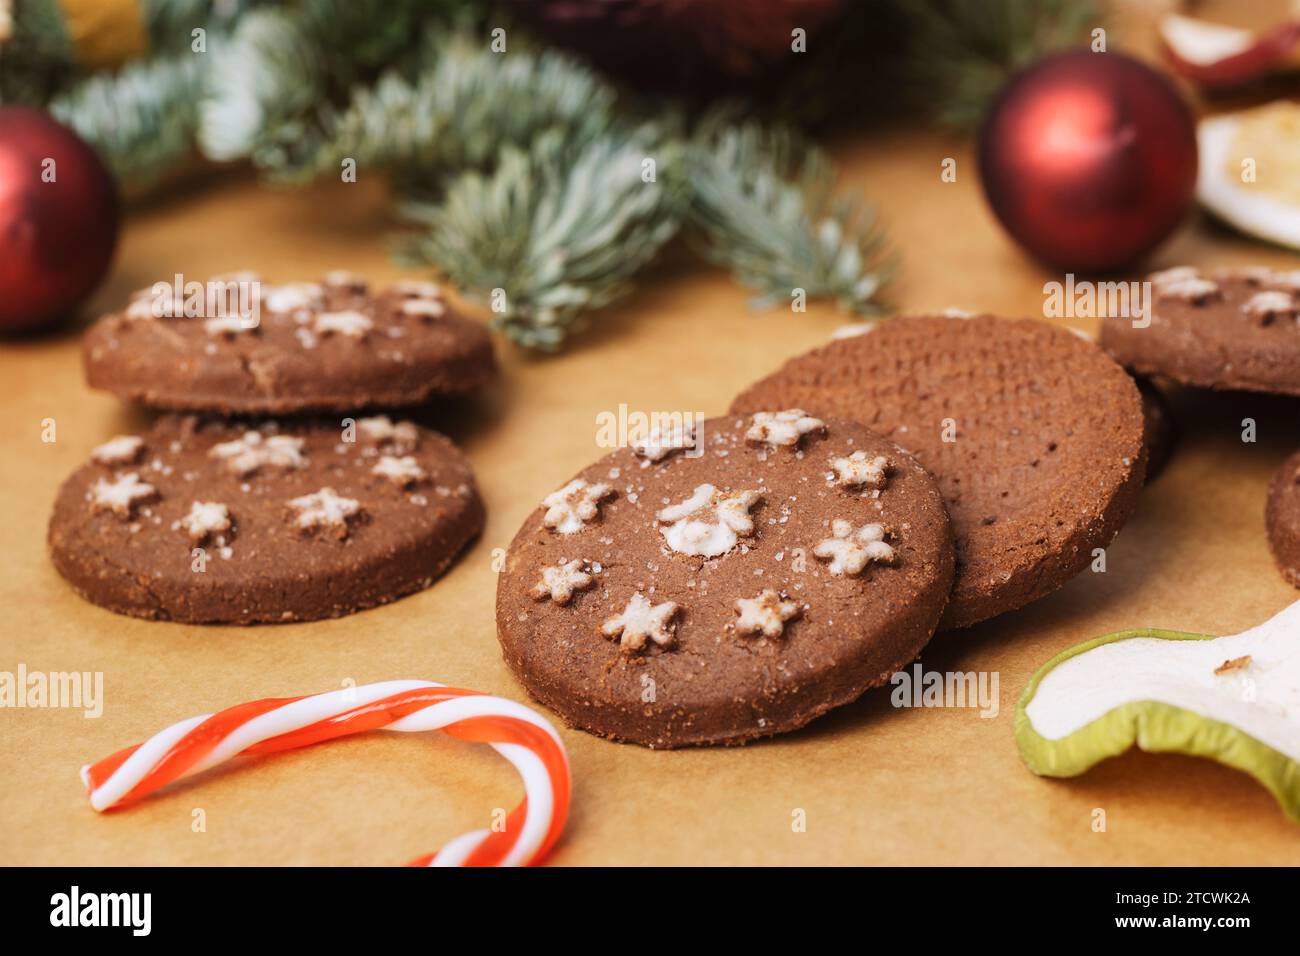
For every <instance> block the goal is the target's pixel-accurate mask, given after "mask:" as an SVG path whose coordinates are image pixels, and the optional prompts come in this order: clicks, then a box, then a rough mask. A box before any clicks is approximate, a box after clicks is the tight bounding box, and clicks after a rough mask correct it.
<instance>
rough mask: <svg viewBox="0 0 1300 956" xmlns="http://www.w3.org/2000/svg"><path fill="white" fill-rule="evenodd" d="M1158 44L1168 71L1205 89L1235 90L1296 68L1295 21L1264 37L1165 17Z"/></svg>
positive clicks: (1298, 26)
mask: <svg viewBox="0 0 1300 956" xmlns="http://www.w3.org/2000/svg"><path fill="white" fill-rule="evenodd" d="M1159 29H1160V39H1161V41H1162V43H1163V45H1164V48H1165V56H1166V57H1167V58H1168V59H1169V63H1170V65H1171V66H1172V67H1173V68H1174V71H1175V72H1177V73H1180V74H1182V75H1183V76H1185V77H1187V78H1188V79H1191V80H1194V81H1195V82H1197V83H1199V84H1200V85H1201V86H1205V87H1225V86H1238V85H1240V84H1242V83H1248V82H1250V81H1251V80H1255V79H1258V78H1259V77H1261V76H1265V75H1267V74H1269V73H1273V72H1275V71H1278V70H1285V69H1291V68H1294V67H1296V66H1300V63H1297V57H1296V46H1297V44H1300V21H1296V22H1292V23H1282V24H1279V25H1277V26H1275V27H1273V28H1272V29H1270V30H1267V31H1265V32H1264V33H1253V32H1251V31H1250V30H1242V29H1239V28H1237V27H1230V26H1225V25H1223V24H1219V23H1210V22H1209V21H1207V20H1197V19H1194V18H1192V17H1184V16H1179V15H1178V14H1171V15H1169V16H1167V17H1164V18H1163V19H1162V20H1161V21H1160V28H1159Z"/></svg>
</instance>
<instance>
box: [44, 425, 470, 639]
mask: <svg viewBox="0 0 1300 956" xmlns="http://www.w3.org/2000/svg"><path fill="white" fill-rule="evenodd" d="M483 519H484V513H483V503H482V501H481V500H480V499H479V495H478V491H477V489H476V488H475V484H474V476H473V473H472V472H471V471H470V468H469V465H468V463H467V462H466V461H465V458H464V456H463V455H461V453H460V452H459V451H458V450H457V449H456V447H455V446H454V445H453V444H452V443H451V442H450V441H448V440H447V439H446V438H444V437H443V436H442V435H439V434H438V433H437V432H433V431H429V430H428V429H425V428H420V427H417V426H416V425H413V424H411V423H410V422H398V423H394V422H393V421H391V420H390V419H388V418H386V417H383V416H378V417H373V418H360V419H356V420H355V421H354V420H353V419H343V420H342V423H337V422H335V423H327V422H310V423H295V424H293V425H280V426H277V425H276V424H275V423H271V422H268V423H263V424H261V425H260V426H259V427H256V428H253V427H252V426H250V425H248V424H232V423H226V422H217V421H209V422H204V421H201V420H199V419H197V418H195V417H193V416H183V415H166V416H164V417H162V418H161V419H159V420H158V422H157V423H156V424H155V425H154V427H153V428H152V429H150V430H149V431H148V432H146V433H145V434H144V435H123V436H119V437H117V438H114V439H112V440H111V441H109V442H106V443H105V444H103V445H101V446H100V447H99V448H97V449H95V452H94V454H93V455H92V457H91V460H90V462H89V463H87V464H86V465H83V466H82V467H81V468H80V469H78V470H77V471H76V472H74V473H73V475H72V476H71V477H70V478H69V479H68V480H67V481H66V482H64V484H63V487H62V488H61V489H60V491H59V495H58V498H57V500H56V501H55V505H54V515H53V517H52V518H51V519H50V530H49V545H50V554H51V556H52V557H53V560H54V565H55V567H56V568H58V570H59V572H60V573H61V574H62V575H63V576H64V577H65V578H67V579H68V581H69V582H71V584H72V586H73V587H74V588H75V589H76V591H77V593H78V594H80V595H81V596H82V597H84V598H86V600H88V601H91V602H92V603H95V604H99V605H101V606H103V607H106V608H108V609H109V610H111V611H117V612H118V613H120V614H131V615H134V616H136V617H146V618H158V619H163V620H172V621H187V622H190V623H232V624H252V623H256V622H278V621H309V620H313V619H316V618H323V617H337V616H339V615H341V614H348V613H351V612H352V611H357V610H360V609H362V608H367V607H371V606H373V605H376V604H383V603H385V602H387V601H391V600H393V599H394V598H397V597H401V596H402V595H404V594H409V593H410V592H412V591H417V590H419V589H421V588H426V587H428V586H429V585H430V584H431V583H432V582H433V579H434V578H436V577H438V575H440V574H441V573H442V572H443V571H444V570H446V568H447V567H448V565H450V564H451V562H452V560H453V559H454V558H455V557H456V555H457V554H458V553H459V552H460V551H461V549H462V548H464V547H465V545H466V544H467V543H468V542H469V541H470V540H471V539H472V538H474V537H475V536H476V535H477V534H478V533H479V531H480V530H482V527H483Z"/></svg>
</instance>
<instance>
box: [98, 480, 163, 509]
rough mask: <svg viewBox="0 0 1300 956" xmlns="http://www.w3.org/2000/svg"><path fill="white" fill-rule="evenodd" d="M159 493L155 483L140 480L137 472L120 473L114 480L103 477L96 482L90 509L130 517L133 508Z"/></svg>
mask: <svg viewBox="0 0 1300 956" xmlns="http://www.w3.org/2000/svg"><path fill="white" fill-rule="evenodd" d="M157 494H158V490H157V489H156V488H154V486H153V485H151V484H148V483H147V482H143V481H141V480H140V476H139V475H137V474H136V473H135V472H131V473H130V474H126V475H120V476H118V477H116V478H114V479H113V480H112V481H106V480H105V479H103V478H100V479H98V480H97V481H96V482H95V487H94V488H92V489H91V492H90V510H91V511H92V512H98V511H111V512H113V513H114V514H116V515H121V516H122V517H124V518H126V517H130V515H131V510H132V509H133V508H134V507H135V506H136V504H138V503H139V502H142V501H147V500H148V499H150V498H153V497H154V496H155V495H157Z"/></svg>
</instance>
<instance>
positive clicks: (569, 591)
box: [532, 559, 596, 605]
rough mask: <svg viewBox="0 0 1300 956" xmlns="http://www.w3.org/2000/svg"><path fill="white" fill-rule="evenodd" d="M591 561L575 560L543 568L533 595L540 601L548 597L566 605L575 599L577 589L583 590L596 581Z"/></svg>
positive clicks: (534, 586)
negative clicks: (574, 594)
mask: <svg viewBox="0 0 1300 956" xmlns="http://www.w3.org/2000/svg"><path fill="white" fill-rule="evenodd" d="M593 571H594V569H593V568H592V565H591V562H589V561H579V560H576V559H575V560H573V561H568V562H566V563H563V564H557V565H555V566H554V567H551V568H543V569H542V579H541V580H540V581H538V582H537V583H536V584H535V585H533V592H532V593H533V597H534V599H536V600H538V601H545V600H547V599H548V598H549V599H550V600H552V601H554V602H555V603H556V604H560V605H564V604H568V603H569V602H570V601H571V600H573V593H574V592H575V591H582V590H585V589H586V588H589V587H591V585H592V584H593V583H595V580H596V578H595V576H594V574H593V573H592V572H593Z"/></svg>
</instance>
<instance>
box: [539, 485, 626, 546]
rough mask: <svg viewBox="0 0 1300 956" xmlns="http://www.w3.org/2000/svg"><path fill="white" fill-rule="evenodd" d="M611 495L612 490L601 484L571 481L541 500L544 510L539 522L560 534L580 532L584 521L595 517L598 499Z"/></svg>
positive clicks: (584, 523)
mask: <svg viewBox="0 0 1300 956" xmlns="http://www.w3.org/2000/svg"><path fill="white" fill-rule="evenodd" d="M613 493H614V489H613V488H611V487H610V486H609V485H607V484H605V483H604V482H598V483H596V484H594V485H593V484H590V483H588V482H586V481H583V480H582V479H581V478H575V479H573V481H571V482H569V483H568V484H567V485H565V486H564V487H563V488H561V489H560V490H559V491H552V492H551V493H550V494H549V495H547V496H546V497H545V498H543V499H542V507H543V508H545V509H546V515H545V516H544V517H543V519H542V521H543V522H544V523H545V525H546V527H548V528H552V529H554V530H555V531H557V532H559V533H560V534H573V533H574V532H575V531H581V530H582V529H583V527H584V526H585V525H586V523H587V522H588V521H590V520H591V519H592V518H594V517H596V514H597V512H598V511H599V505H600V501H601V499H602V498H606V497H608V496H609V495H611V494H613Z"/></svg>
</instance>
